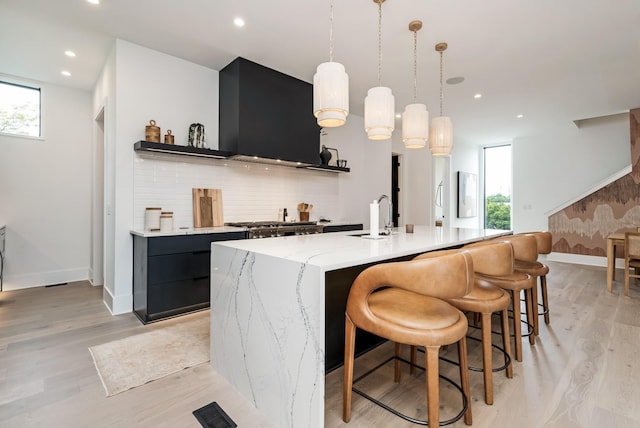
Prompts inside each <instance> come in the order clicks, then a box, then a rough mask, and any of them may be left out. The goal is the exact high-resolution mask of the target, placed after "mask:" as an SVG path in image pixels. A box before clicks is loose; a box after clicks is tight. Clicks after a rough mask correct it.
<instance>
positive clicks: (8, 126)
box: [0, 81, 41, 137]
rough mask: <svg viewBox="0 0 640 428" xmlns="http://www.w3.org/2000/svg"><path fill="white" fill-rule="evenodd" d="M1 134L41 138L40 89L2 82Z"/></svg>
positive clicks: (0, 103) (0, 99) (0, 102)
mask: <svg viewBox="0 0 640 428" xmlns="http://www.w3.org/2000/svg"><path fill="white" fill-rule="evenodd" d="M0 133H2V134H11V135H20V136H26V137H40V135H41V133H40V88H34V87H29V86H24V85H19V84H15V83H9V82H3V81H0Z"/></svg>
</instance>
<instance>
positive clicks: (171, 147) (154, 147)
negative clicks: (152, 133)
mask: <svg viewBox="0 0 640 428" xmlns="http://www.w3.org/2000/svg"><path fill="white" fill-rule="evenodd" d="M133 150H135V151H137V152H161V153H172V154H175V155H186V156H196V157H202V158H214V159H226V158H228V157H229V156H231V155H232V153H231V152H227V151H224V150H212V149H204V148H200V147H190V146H177V145H175V144H163V143H152V142H151V141H138V142H137V143H135V144H134V145H133Z"/></svg>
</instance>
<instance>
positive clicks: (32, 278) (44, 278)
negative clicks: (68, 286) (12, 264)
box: [3, 268, 89, 291]
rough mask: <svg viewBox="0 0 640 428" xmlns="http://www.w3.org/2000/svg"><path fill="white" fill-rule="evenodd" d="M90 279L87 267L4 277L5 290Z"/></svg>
mask: <svg viewBox="0 0 640 428" xmlns="http://www.w3.org/2000/svg"><path fill="white" fill-rule="evenodd" d="M88 279H89V269H87V268H77V269H65V270H58V271H49V272H39V273H32V274H27V275H7V276H6V277H5V278H4V279H3V283H4V284H3V290H5V291H10V290H22V289H25V288H34V287H43V286H46V285H52V284H61V283H64V282H76V281H87V280H88Z"/></svg>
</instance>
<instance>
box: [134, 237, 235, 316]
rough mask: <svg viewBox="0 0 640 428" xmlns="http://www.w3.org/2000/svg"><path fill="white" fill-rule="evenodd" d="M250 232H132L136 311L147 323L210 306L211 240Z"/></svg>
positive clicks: (231, 238) (222, 239) (224, 239)
mask: <svg viewBox="0 0 640 428" xmlns="http://www.w3.org/2000/svg"><path fill="white" fill-rule="evenodd" d="M246 237H247V232H244V231H241V232H227V233H209V234H198V235H180V236H158V237H148V238H145V237H141V236H137V235H134V236H133V311H134V313H135V314H136V315H137V316H138V318H140V321H142V322H143V323H144V324H147V323H149V322H153V321H158V320H161V319H164V318H169V317H173V316H176V315H181V314H184V313H187V312H193V311H197V310H200V309H205V308H208V307H209V305H210V302H209V299H210V296H211V287H210V282H209V275H210V271H211V243H212V242H214V241H228V240H235V239H245V238H246Z"/></svg>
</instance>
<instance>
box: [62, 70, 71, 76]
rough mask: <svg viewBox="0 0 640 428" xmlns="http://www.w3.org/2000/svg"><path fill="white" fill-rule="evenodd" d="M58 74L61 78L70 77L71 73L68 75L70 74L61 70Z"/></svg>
mask: <svg viewBox="0 0 640 428" xmlns="http://www.w3.org/2000/svg"><path fill="white" fill-rule="evenodd" d="M60 74H62V75H63V76H66V77H71V73H70V72H68V71H67V70H62V71H61V72H60Z"/></svg>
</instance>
